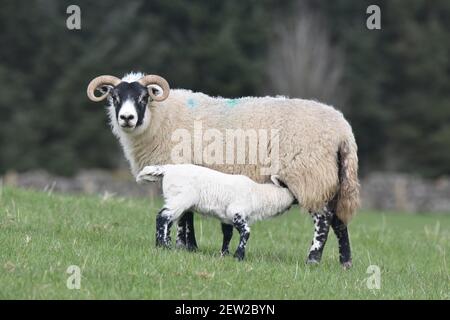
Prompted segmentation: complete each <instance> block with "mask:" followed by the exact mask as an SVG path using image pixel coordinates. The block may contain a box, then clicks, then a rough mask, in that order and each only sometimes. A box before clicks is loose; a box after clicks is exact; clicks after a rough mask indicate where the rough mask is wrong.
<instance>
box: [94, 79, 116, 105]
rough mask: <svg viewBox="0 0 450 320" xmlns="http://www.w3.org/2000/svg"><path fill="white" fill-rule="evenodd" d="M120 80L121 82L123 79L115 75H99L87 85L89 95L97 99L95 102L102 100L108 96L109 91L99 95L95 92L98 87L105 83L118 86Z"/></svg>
mask: <svg viewBox="0 0 450 320" xmlns="http://www.w3.org/2000/svg"><path fill="white" fill-rule="evenodd" d="M120 82H121V80H120V79H119V78H117V77H114V76H98V77H97V78H94V79H92V81H91V82H89V85H88V87H87V96H88V98H89V99H91V100H92V101H95V102H98V101H102V100H104V99H105V98H106V96H107V95H108V92H106V93H104V94H103V95H101V96H100V97H97V96H96V95H95V94H94V91H95V89H97V88H98V87H100V86H101V85H105V84H110V85H113V86H117V85H118V84H119V83H120Z"/></svg>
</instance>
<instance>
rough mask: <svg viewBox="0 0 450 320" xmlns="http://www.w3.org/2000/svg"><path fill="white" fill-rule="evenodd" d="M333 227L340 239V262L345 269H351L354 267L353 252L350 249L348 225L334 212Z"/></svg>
mask: <svg viewBox="0 0 450 320" xmlns="http://www.w3.org/2000/svg"><path fill="white" fill-rule="evenodd" d="M331 227H332V228H333V231H334V233H335V234H336V237H337V239H338V244H339V262H340V263H341V265H342V266H343V267H344V269H349V268H351V267H352V253H351V249H350V240H349V237H348V229H347V226H346V225H345V224H344V223H343V222H342V221H341V220H340V219H339V218H338V217H337V215H336V214H333V217H332V219H331Z"/></svg>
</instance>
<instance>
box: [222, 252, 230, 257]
mask: <svg viewBox="0 0 450 320" xmlns="http://www.w3.org/2000/svg"><path fill="white" fill-rule="evenodd" d="M228 255H230V251H228V250H226V251H221V252H220V256H221V257H225V256H228Z"/></svg>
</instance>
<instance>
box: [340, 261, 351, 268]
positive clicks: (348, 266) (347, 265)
mask: <svg viewBox="0 0 450 320" xmlns="http://www.w3.org/2000/svg"><path fill="white" fill-rule="evenodd" d="M341 265H342V268H344V270H348V269H350V268H351V267H352V266H353V263H352V260H349V261H346V262H342V263H341Z"/></svg>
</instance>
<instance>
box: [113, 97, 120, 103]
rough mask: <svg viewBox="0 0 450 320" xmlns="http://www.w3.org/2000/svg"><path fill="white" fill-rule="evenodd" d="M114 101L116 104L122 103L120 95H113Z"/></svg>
mask: <svg viewBox="0 0 450 320" xmlns="http://www.w3.org/2000/svg"><path fill="white" fill-rule="evenodd" d="M113 101H114V104H119V103H120V99H119V96H116V95H114V96H113Z"/></svg>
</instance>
